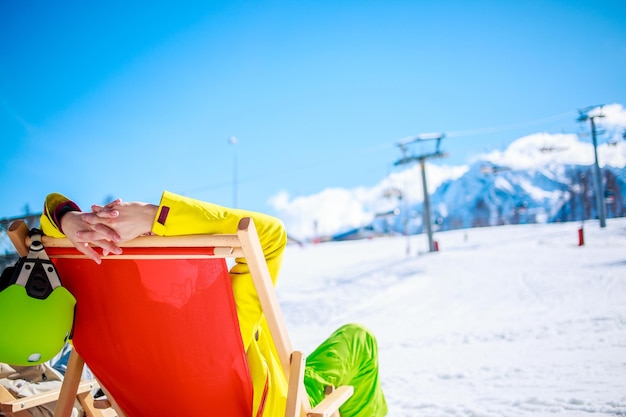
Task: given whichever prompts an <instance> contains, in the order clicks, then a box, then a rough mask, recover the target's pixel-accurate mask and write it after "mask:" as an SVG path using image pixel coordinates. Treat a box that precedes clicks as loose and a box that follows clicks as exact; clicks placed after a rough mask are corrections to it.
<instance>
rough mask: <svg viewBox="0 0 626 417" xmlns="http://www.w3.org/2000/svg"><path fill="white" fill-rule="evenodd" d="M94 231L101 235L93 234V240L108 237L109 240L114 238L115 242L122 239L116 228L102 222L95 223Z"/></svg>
mask: <svg viewBox="0 0 626 417" xmlns="http://www.w3.org/2000/svg"><path fill="white" fill-rule="evenodd" d="M92 230H93V232H91V233H94V232H95V233H97V234H98V235H100V236H99V237H97V236H92V237H93V238H94V239H93V240H98V239H103V238H104V239H107V240H112V241H114V242H119V241H120V235H119V233H117V232H116V231H115V230H114V229H112V228H111V227H109V226H107V225H105V224H102V223H98V224H94V225H93V227H92Z"/></svg>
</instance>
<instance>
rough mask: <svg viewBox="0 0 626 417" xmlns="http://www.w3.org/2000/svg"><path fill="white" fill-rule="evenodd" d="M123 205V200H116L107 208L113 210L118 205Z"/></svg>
mask: <svg viewBox="0 0 626 417" xmlns="http://www.w3.org/2000/svg"><path fill="white" fill-rule="evenodd" d="M121 203H122V199H121V198H116V199H115V200H113V201H111V202H110V203H109V204H107V205H106V207H107V208H113V207H115V206H116V205H118V204H121Z"/></svg>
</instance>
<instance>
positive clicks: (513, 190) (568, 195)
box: [369, 161, 626, 234]
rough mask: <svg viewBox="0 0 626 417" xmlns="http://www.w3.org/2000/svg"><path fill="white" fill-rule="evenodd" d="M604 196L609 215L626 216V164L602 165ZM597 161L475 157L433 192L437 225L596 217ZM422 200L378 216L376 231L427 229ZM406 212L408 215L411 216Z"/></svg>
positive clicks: (451, 226) (446, 227)
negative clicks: (509, 164)
mask: <svg viewBox="0 0 626 417" xmlns="http://www.w3.org/2000/svg"><path fill="white" fill-rule="evenodd" d="M601 173H602V177H603V185H604V190H605V191H604V193H603V194H604V195H603V201H604V203H605V208H606V209H605V213H606V216H607V218H613V217H624V216H626V168H624V167H612V166H604V167H603V168H602V169H601ZM595 193H596V192H595V187H594V177H593V166H592V165H573V164H560V163H557V162H551V163H549V164H547V165H545V166H543V167H539V168H528V169H509V168H503V167H499V166H495V165H493V164H491V163H489V162H487V161H477V162H475V163H474V164H473V165H472V166H471V167H470V168H469V170H468V171H467V172H466V173H465V174H464V175H463V176H461V177H460V178H456V179H451V180H447V181H445V182H443V183H442V184H441V185H440V186H439V187H438V188H437V189H436V190H435V192H434V193H433V194H432V195H431V197H430V201H431V217H432V221H433V223H434V225H435V227H436V229H437V230H452V229H459V228H467V227H480V226H495V225H503V224H525V223H552V222H569V221H582V220H588V219H595V218H597V216H598V214H597V208H596V200H595V199H596V197H595ZM423 209H424V203H423V201H422V202H419V203H416V204H413V205H411V206H409V210H410V211H409V212H407V211H406V210H405V211H404V213H403V212H402V210H399V211H397V212H396V213H397V215H396V216H394V217H393V218H391V219H390V218H389V217H378V218H377V219H375V220H374V221H373V222H372V224H371V228H369V229H371V230H372V231H375V232H383V231H386V232H389V231H394V232H402V231H404V225H405V224H407V226H408V229H407V231H408V233H409V234H416V233H421V232H422V231H423V226H424V225H423V216H422V213H423ZM407 217H408V221H407Z"/></svg>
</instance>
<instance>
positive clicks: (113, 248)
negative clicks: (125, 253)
mask: <svg viewBox="0 0 626 417" xmlns="http://www.w3.org/2000/svg"><path fill="white" fill-rule="evenodd" d="M93 244H94V245H96V246H99V247H101V248H102V254H103V255H104V256H107V255H108V254H110V253H112V254H114V255H121V254H122V248H120V247H119V246H117V245H116V244H114V243H113V242H111V241H109V240H96V241H95V242H93Z"/></svg>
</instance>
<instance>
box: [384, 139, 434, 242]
mask: <svg viewBox="0 0 626 417" xmlns="http://www.w3.org/2000/svg"><path fill="white" fill-rule="evenodd" d="M444 137H445V133H421V134H419V135H417V136H411V137H408V138H406V139H402V140H401V141H400V142H398V144H397V145H398V146H399V147H400V150H401V151H402V159H399V160H398V161H396V162H395V163H394V165H395V166H398V165H405V164H409V163H413V162H415V161H418V162H419V164H420V170H421V174H422V189H423V190H424V213H423V214H424V227H425V229H426V234H427V235H428V250H429V251H430V252H435V250H436V249H435V243H434V241H433V230H432V219H431V215H430V197H429V195H428V186H427V185H426V160H427V159H431V158H443V157H445V156H446V154H445V153H444V152H441V151H440V150H439V146H440V145H441V140H442V139H443V138H444ZM431 140H434V141H436V145H435V151H434V152H430V153H425V154H421V155H415V156H407V150H408V146H409V145H412V144H415V143H416V142H424V141H431Z"/></svg>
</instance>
